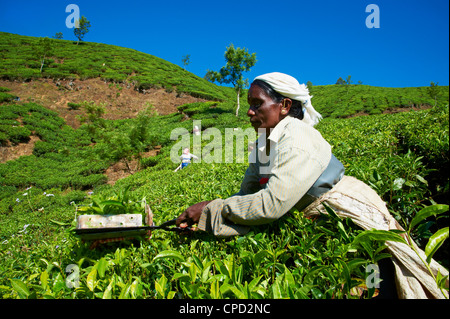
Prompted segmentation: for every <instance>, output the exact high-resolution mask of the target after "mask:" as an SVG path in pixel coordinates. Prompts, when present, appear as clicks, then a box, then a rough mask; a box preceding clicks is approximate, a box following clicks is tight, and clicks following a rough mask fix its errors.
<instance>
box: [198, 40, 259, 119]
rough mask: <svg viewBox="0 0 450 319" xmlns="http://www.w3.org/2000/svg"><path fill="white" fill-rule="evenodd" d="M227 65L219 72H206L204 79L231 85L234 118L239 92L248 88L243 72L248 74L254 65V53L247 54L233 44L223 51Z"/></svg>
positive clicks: (237, 110)
mask: <svg viewBox="0 0 450 319" xmlns="http://www.w3.org/2000/svg"><path fill="white" fill-rule="evenodd" d="M225 60H226V61H227V64H226V65H225V66H224V67H222V68H221V69H220V71H219V72H216V71H211V70H208V71H207V72H206V75H205V79H207V80H208V81H211V82H216V81H217V82H219V83H226V84H229V83H231V84H232V85H233V86H234V89H235V90H236V93H237V108H236V116H238V113H239V107H240V103H239V98H240V94H241V90H242V89H244V88H245V87H247V86H248V79H244V77H243V76H242V73H243V72H248V71H250V69H251V68H252V67H253V66H254V65H255V64H256V53H252V54H250V53H248V50H247V49H246V48H243V49H241V48H235V47H234V45H233V44H231V45H230V46H229V47H227V50H226V51H225Z"/></svg>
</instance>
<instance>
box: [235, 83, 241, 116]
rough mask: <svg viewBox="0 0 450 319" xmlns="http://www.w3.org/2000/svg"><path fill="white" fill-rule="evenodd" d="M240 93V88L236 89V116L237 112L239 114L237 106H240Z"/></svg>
mask: <svg viewBox="0 0 450 319" xmlns="http://www.w3.org/2000/svg"><path fill="white" fill-rule="evenodd" d="M240 93H241V89H240V88H238V91H237V108H236V116H238V114H239V108H240V103H239V95H240Z"/></svg>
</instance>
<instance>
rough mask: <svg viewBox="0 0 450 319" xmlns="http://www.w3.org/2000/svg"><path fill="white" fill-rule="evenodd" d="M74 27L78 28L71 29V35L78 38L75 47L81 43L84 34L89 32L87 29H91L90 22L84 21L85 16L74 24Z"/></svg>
mask: <svg viewBox="0 0 450 319" xmlns="http://www.w3.org/2000/svg"><path fill="white" fill-rule="evenodd" d="M75 25H78V27H77V28H74V29H73V33H74V34H75V36H76V37H77V38H78V42H77V45H78V43H80V41H83V38H84V36H85V35H86V33H88V32H89V28H90V27H91V22H90V21H89V20H88V19H86V17H85V16H82V17H81V19H79V20H77V21H76V22H75Z"/></svg>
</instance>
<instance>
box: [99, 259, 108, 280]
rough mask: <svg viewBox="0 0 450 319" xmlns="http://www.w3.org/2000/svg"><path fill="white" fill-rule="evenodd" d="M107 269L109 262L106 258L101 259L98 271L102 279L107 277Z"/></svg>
mask: <svg viewBox="0 0 450 319" xmlns="http://www.w3.org/2000/svg"><path fill="white" fill-rule="evenodd" d="M107 267H108V262H107V261H106V259H105V258H101V259H100V260H99V261H98V262H97V271H98V275H99V276H100V278H103V277H105V271H106V268H107Z"/></svg>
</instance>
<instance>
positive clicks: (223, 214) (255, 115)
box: [177, 73, 448, 298]
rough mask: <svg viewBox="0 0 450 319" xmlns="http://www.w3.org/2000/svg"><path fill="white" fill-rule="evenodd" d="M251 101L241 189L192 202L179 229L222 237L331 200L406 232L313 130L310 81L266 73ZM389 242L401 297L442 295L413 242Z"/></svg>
mask: <svg viewBox="0 0 450 319" xmlns="http://www.w3.org/2000/svg"><path fill="white" fill-rule="evenodd" d="M248 102H249V104H250V107H249V110H248V112H247V115H248V116H249V118H250V122H251V124H252V126H253V127H254V128H255V130H257V131H258V133H260V135H259V138H258V140H257V141H256V147H255V148H254V149H253V151H252V153H251V154H250V159H254V160H249V162H250V164H249V167H248V169H247V171H246V173H245V176H244V179H243V181H242V185H241V189H240V191H239V192H238V193H237V194H236V195H234V196H232V197H230V198H227V199H215V200H213V201H207V202H200V203H197V204H195V205H193V206H191V207H189V208H188V209H186V211H184V212H183V213H182V214H181V215H180V216H179V217H178V219H177V225H178V226H179V225H180V224H181V223H187V224H188V225H192V224H194V223H198V228H199V229H200V230H204V231H207V232H211V233H213V234H214V235H216V236H219V237H226V236H233V235H242V234H245V233H247V232H248V231H249V227H250V226H252V225H260V224H265V223H270V222H272V221H275V220H277V219H279V218H280V217H282V216H283V215H284V214H286V213H287V212H288V211H289V210H290V209H291V208H293V207H295V208H297V209H298V210H299V211H303V213H304V215H305V216H306V217H308V216H312V215H317V214H319V211H320V212H322V213H324V214H326V209H325V207H324V205H322V203H326V204H327V205H328V206H330V207H331V208H332V209H333V210H335V212H336V213H337V214H338V215H339V216H341V217H343V218H345V217H349V218H351V219H352V220H353V222H354V223H355V224H357V225H358V226H360V227H362V228H363V229H366V230H369V229H374V228H375V229H382V230H389V229H401V230H402V227H401V226H400V225H399V224H398V223H397V221H396V220H395V219H394V218H393V217H392V216H391V215H390V213H389V211H388V210H387V208H386V205H385V203H384V202H383V200H382V199H381V198H380V197H379V196H378V194H377V193H376V192H375V191H374V190H372V189H371V188H370V187H369V186H367V185H366V184H364V183H363V182H361V181H359V180H357V179H355V178H353V177H350V176H345V175H344V167H343V165H342V164H341V163H340V162H339V161H338V160H337V159H336V158H335V157H334V156H333V154H332V153H331V146H330V145H329V144H328V143H327V142H326V141H325V140H324V139H323V137H322V136H321V134H320V133H319V132H318V131H317V130H316V129H314V128H313V126H314V125H315V124H317V123H318V121H319V120H320V118H321V116H320V114H319V113H317V112H316V111H315V110H314V108H313V106H312V105H311V96H310V95H309V92H308V89H307V87H306V86H305V85H304V84H299V83H298V81H297V80H296V79H294V78H293V77H291V76H289V75H286V74H282V73H269V74H264V75H261V76H258V77H256V78H255V80H254V81H253V83H252V85H251V87H250V89H249V92H248ZM267 159H268V160H267ZM386 244H387V246H388V250H389V252H390V253H391V255H392V262H393V264H394V266H395V275H396V285H397V293H398V296H399V297H400V298H442V297H443V296H442V293H441V291H440V290H439V289H438V287H437V285H436V283H435V281H434V280H433V278H432V277H431V276H430V275H429V273H428V272H427V269H426V267H425V265H424V264H423V263H422V262H421V260H420V259H419V258H418V257H417V255H416V253H415V252H414V251H413V250H412V249H411V248H410V247H409V246H407V245H405V244H403V243H398V242H387V243H386ZM417 249H418V248H417ZM418 251H420V252H421V253H423V252H422V251H421V250H420V249H418ZM423 259H424V260H425V257H423ZM431 267H432V270H433V271H434V272H435V273H437V271H438V270H439V271H440V273H441V274H442V275H444V276H445V275H448V271H447V270H446V269H445V268H443V267H441V266H440V265H439V264H438V263H437V262H435V261H432V263H431Z"/></svg>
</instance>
